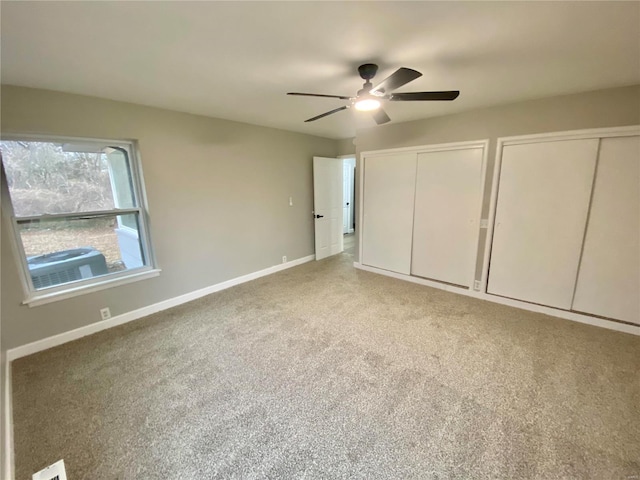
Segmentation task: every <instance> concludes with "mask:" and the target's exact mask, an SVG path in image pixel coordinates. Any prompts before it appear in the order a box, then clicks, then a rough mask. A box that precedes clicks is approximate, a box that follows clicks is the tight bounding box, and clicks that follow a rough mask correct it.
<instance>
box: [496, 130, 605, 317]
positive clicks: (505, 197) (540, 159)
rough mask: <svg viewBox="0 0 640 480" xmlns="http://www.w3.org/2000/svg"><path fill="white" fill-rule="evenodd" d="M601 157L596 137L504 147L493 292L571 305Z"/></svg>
mask: <svg viewBox="0 0 640 480" xmlns="http://www.w3.org/2000/svg"><path fill="white" fill-rule="evenodd" d="M597 154H598V140H597V139H588V140H567V141H555V142H542V143H530V144H522V145H507V146H505V147H504V148H503V152H502V168H501V170H500V181H499V185H498V204H497V209H496V217H495V226H494V236H493V246H492V249H491V263H490V268H489V283H488V289H487V291H488V292H489V293H492V294H496V295H501V296H504V297H509V298H515V299H518V300H524V301H528V302H533V303H538V304H541V305H548V306H551V307H557V308H563V309H570V308H571V302H572V299H573V291H574V288H575V283H576V276H577V274H578V262H579V261H580V250H581V247H582V240H583V237H584V232H585V226H586V222H587V212H588V209H589V197H590V196H591V187H592V184H593V178H594V170H595V164H596V157H597Z"/></svg>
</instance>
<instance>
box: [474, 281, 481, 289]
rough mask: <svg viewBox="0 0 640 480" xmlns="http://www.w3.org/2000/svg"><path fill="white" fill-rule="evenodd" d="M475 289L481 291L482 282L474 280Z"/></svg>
mask: <svg viewBox="0 0 640 480" xmlns="http://www.w3.org/2000/svg"><path fill="white" fill-rule="evenodd" d="M473 289H474V290H480V280H474V281H473Z"/></svg>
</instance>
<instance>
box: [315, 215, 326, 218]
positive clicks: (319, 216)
mask: <svg viewBox="0 0 640 480" xmlns="http://www.w3.org/2000/svg"><path fill="white" fill-rule="evenodd" d="M314 217H315V218H322V217H324V215H314Z"/></svg>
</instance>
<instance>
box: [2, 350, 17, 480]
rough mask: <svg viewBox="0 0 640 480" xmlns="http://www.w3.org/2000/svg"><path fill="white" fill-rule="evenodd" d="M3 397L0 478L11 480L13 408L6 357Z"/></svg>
mask: <svg viewBox="0 0 640 480" xmlns="http://www.w3.org/2000/svg"><path fill="white" fill-rule="evenodd" d="M3 369H4V398H3V399H2V406H3V408H2V417H3V418H2V420H3V422H4V432H2V433H3V437H2V439H1V440H0V443H2V449H1V453H0V455H2V472H0V478H2V479H4V480H13V479H14V474H13V415H12V412H13V409H12V408H11V402H12V400H11V397H12V396H11V366H10V362H9V359H8V358H6V359H5V362H4V365H3Z"/></svg>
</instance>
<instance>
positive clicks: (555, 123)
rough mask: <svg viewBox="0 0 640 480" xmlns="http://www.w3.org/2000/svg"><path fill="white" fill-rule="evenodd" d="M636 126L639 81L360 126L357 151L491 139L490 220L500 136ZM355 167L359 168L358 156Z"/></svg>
mask: <svg viewBox="0 0 640 480" xmlns="http://www.w3.org/2000/svg"><path fill="white" fill-rule="evenodd" d="M462 94H464V92H462ZM425 108H426V107H425ZM638 124H640V85H635V86H630V87H622V88H613V89H607V90H597V91H593V92H587V93H580V94H576V95H565V96H560V97H551V98H543V99H539V100H531V101H527V102H521V103H514V104H509V105H503V106H498V107H491V108H484V109H480V110H474V111H470V112H465V113H459V114H455V115H448V116H444V117H435V118H428V119H425V120H417V121H413V122H405V123H395V124H394V123H391V124H388V125H384V126H379V127H372V128H368V129H362V130H358V132H357V135H356V151H357V153H358V155H359V154H360V153H361V152H366V151H371V150H383V149H388V148H397V147H411V146H419V145H432V144H437V143H449V142H462V141H468V140H483V139H486V138H488V139H489V141H490V142H489V162H488V165H487V167H488V168H487V185H486V186H485V197H484V199H483V217H484V218H487V215H488V211H489V199H490V182H491V180H492V178H493V177H492V176H493V162H494V160H495V150H496V143H497V139H498V138H499V137H506V136H514V135H528V134H534V133H543V132H556V131H565V130H579V129H586V128H602V127H617V126H625V125H638ZM357 168H358V169H359V168H360V159H359V158H358V166H357ZM360 188H361V185H360V184H359V182H358V183H357V184H356V194H359V191H360ZM483 232H484V231H483ZM484 241H485V238H484V236H481V242H480V245H479V253H480V256H479V259H481V258H482V254H483V252H484ZM357 244H358V243H357V242H356V245H357ZM356 258H359V252H356ZM479 263H480V262H479ZM479 273H480V265H478V269H477V272H476V278H479Z"/></svg>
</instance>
